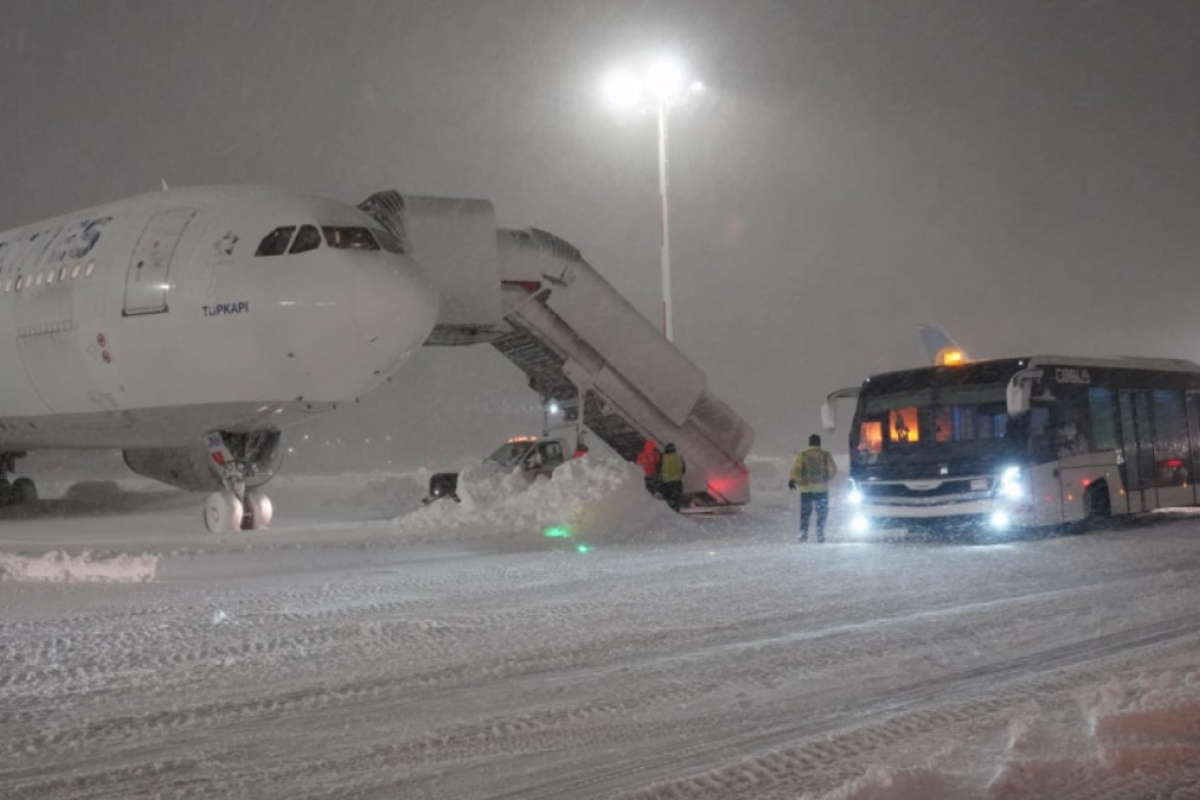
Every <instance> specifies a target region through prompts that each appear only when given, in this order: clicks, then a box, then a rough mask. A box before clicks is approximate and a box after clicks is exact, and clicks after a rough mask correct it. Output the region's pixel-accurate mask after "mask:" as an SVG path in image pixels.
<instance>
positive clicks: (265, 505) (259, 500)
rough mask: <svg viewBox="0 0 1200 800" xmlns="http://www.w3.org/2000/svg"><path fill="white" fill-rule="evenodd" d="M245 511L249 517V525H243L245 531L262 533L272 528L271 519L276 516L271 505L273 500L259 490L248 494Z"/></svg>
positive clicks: (252, 490)
mask: <svg viewBox="0 0 1200 800" xmlns="http://www.w3.org/2000/svg"><path fill="white" fill-rule="evenodd" d="M245 510H246V515H247V516H248V517H249V524H248V525H243V526H242V527H243V529H245V530H251V531H261V530H263V529H265V528H269V527H271V518H272V517H274V516H275V508H274V506H272V505H271V498H269V497H267V496H266V494H264V493H263V492H261V491H259V490H258V489H251V490H250V491H248V492H246V509H245Z"/></svg>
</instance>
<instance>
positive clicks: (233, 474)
mask: <svg viewBox="0 0 1200 800" xmlns="http://www.w3.org/2000/svg"><path fill="white" fill-rule="evenodd" d="M229 438H235V437H227V436H226V435H225V434H223V433H221V432H219V431H217V432H213V433H210V434H208V437H207V438H206V443H207V445H208V454H209V458H210V459H212V463H213V466H214V468H215V469H216V470H217V473H218V475H219V476H220V478H221V483H222V484H223V485H224V488H223V489H221V490H220V491H218V492H213V493H212V494H210V495H209V496H208V500H207V502H206V503H205V504H204V525H205V527H207V528H208V530H209V531H210V532H212V533H225V532H226V531H231V530H233V531H257V530H262V529H264V528H269V527H270V526H271V518H272V517H273V516H274V508H273V507H272V505H271V499H270V498H269V497H267V495H266V494H265V493H264V492H263V491H262V490H261V489H257V488H256V489H250V490H247V489H246V477H247V464H253V463H254V458H253V455H254V454H251V453H243V454H242V455H243V458H240V459H239V458H237V457H235V456H234V454H233V453H232V451H231V450H230V447H229V444H230V442H229V441H228V439H229ZM236 438H240V439H241V441H242V443H243V444H245V443H246V442H247V439H246V437H236ZM239 449H248V448H247V447H243V448H239Z"/></svg>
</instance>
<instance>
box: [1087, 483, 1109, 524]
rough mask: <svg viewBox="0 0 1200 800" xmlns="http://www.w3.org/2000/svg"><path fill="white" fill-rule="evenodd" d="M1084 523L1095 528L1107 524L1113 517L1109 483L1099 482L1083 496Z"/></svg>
mask: <svg viewBox="0 0 1200 800" xmlns="http://www.w3.org/2000/svg"><path fill="white" fill-rule="evenodd" d="M1083 508H1084V512H1085V514H1086V517H1085V518H1084V522H1085V523H1086V524H1087V527H1089V528H1094V527H1099V526H1103V525H1105V524H1107V522H1108V520H1109V518H1110V517H1111V516H1112V501H1111V500H1109V497H1108V483H1107V482H1105V481H1098V482H1097V483H1093V484H1092V485H1091V486H1089V487H1088V488H1087V491H1086V492H1085V493H1084V495H1083Z"/></svg>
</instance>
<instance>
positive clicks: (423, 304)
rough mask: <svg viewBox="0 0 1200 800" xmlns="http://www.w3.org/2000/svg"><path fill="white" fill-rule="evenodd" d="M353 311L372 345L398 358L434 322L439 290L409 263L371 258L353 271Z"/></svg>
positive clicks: (423, 336) (417, 342)
mask: <svg viewBox="0 0 1200 800" xmlns="http://www.w3.org/2000/svg"><path fill="white" fill-rule="evenodd" d="M354 311H355V315H356V316H357V318H358V327H359V329H360V330H361V331H362V334H363V336H365V337H366V339H367V341H368V342H369V343H370V344H371V346H372V347H373V348H374V349H375V350H376V351H377V352H379V353H380V354H381V355H385V356H388V357H389V358H391V359H394V360H395V361H399V360H400V359H401V358H403V357H404V356H405V355H407V354H408V353H409V352H410V351H411V350H413V349H414V348H416V347H419V346H420V345H421V344H422V343H423V342H424V341H425V340H426V339H427V338H428V337H429V333H430V331H432V330H433V326H434V324H435V323H436V322H437V315H438V294H437V290H436V289H434V287H433V284H432V283H430V281H429V279H428V278H426V277H425V276H424V275H423V274H421V273H420V272H419V271H418V270H417V269H416V268H414V267H413V266H412V265H411V264H406V263H404V262H402V261H399V260H398V259H392V258H373V259H370V260H368V261H366V262H365V263H362V264H360V265H359V266H358V269H357V271H356V273H355V276H354Z"/></svg>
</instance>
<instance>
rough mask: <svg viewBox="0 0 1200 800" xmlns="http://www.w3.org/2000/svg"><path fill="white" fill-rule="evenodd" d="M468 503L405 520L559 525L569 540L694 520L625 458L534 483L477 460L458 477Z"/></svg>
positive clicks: (579, 465) (494, 526) (542, 528)
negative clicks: (650, 487) (661, 496)
mask: <svg viewBox="0 0 1200 800" xmlns="http://www.w3.org/2000/svg"><path fill="white" fill-rule="evenodd" d="M458 496H459V498H460V499H461V501H462V502H460V503H455V502H453V501H452V500H439V501H438V502H436V503H432V504H430V505H428V506H426V507H424V508H422V509H421V510H419V511H417V512H415V513H413V514H410V515H408V516H406V517H403V518H401V519H399V520H397V525H398V526H399V527H401V528H403V529H407V530H413V529H417V528H421V527H430V526H437V527H442V528H459V527H468V526H470V527H487V528H488V529H490V530H492V531H499V532H511V533H538V534H543V533H546V532H547V531H558V532H560V534H561V535H562V536H563V538H572V539H576V540H577V539H578V538H579V537H590V538H592V539H597V538H600V537H603V538H606V539H609V540H610V541H611V540H613V539H614V538H616V539H618V540H619V539H622V538H626V537H628V536H629V535H630V534H636V540H638V541H646V536H645V534H646V533H647V532H650V531H669V530H671V529H678V528H679V527H680V526H681V525H685V524H686V523H685V522H683V521H681V519H680V518H679V516H678V515H676V514H675V513H673V512H672V511H671V510H670V509H668V508H667V507H666V505H665V504H663V503H662V502H661V501H658V500H655V499H654V498H652V497H651V496H650V495H649V494H647V493H646V489H645V485H644V482H643V479H642V471H641V470H640V469H639V468H638V467H637V466H635V465H633V464H629V463H626V462H624V461H619V460H615V459H613V460H609V459H600V458H594V457H593V456H585V457H584V458H577V459H573V460H571V461H568V462H567V463H565V464H563V465H562V466H560V467H559V468H558V469H556V470H555V471H554V476H553V479H552V480H551V479H546V478H541V477H540V478H538V479H537V480H535V481H534V482H532V483H530V482H528V481H527V480H526V479H525V478H524V477H522V475H521V474H520V473H519V472H508V471H506V470H504V469H503V468H502V467H500V466H499V465H497V464H495V463H491V462H488V463H485V464H478V465H472V466H470V467H468V468H467V469H465V470H464V471H463V472H462V474H461V475H459V479H458Z"/></svg>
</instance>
